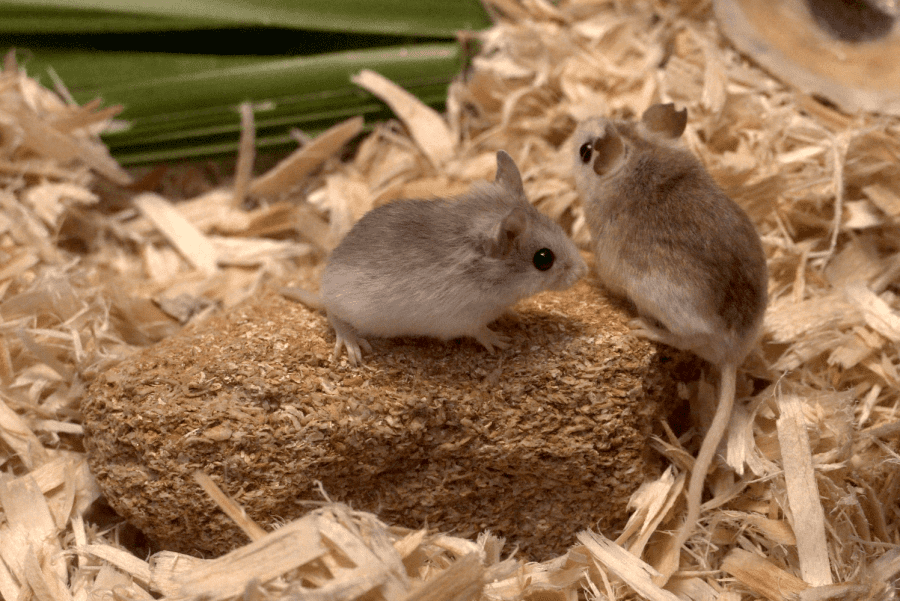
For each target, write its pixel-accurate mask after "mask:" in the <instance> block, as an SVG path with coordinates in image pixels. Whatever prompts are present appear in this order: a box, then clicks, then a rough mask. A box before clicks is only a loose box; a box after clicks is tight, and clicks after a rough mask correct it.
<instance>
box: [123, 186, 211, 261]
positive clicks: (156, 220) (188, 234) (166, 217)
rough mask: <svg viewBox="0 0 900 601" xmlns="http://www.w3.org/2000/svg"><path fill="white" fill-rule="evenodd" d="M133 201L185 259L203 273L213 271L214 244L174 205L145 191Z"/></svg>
mask: <svg viewBox="0 0 900 601" xmlns="http://www.w3.org/2000/svg"><path fill="white" fill-rule="evenodd" d="M133 202H134V204H135V205H136V206H137V207H138V208H139V209H140V210H141V212H142V213H143V214H144V216H145V217H146V218H147V219H149V220H150V221H152V222H153V224H154V225H155V226H156V228H157V229H158V230H159V231H160V233H162V234H163V235H164V236H165V237H166V238H167V239H168V240H169V242H171V243H172V245H173V246H174V247H175V248H177V249H178V251H179V252H180V253H181V256H182V257H184V259H185V260H186V261H188V262H189V263H190V264H191V265H193V266H194V267H195V268H197V269H199V270H200V271H202V272H203V273H205V274H207V275H212V274H214V273H216V271H217V269H218V266H217V264H216V262H217V260H218V257H217V256H216V249H215V246H213V244H212V243H211V242H210V241H209V240H207V238H206V236H204V235H203V234H202V233H201V232H200V231H199V230H198V229H197V228H196V227H194V225H193V224H191V223H190V222H189V221H188V220H187V219H185V218H184V217H182V215H181V213H179V211H178V209H176V208H175V207H174V205H172V204H171V203H170V202H169V201H168V200H166V199H165V198H163V197H162V196H158V195H156V194H149V193H145V194H141V195H140V196H138V197H136V198H135V199H134V201H133Z"/></svg>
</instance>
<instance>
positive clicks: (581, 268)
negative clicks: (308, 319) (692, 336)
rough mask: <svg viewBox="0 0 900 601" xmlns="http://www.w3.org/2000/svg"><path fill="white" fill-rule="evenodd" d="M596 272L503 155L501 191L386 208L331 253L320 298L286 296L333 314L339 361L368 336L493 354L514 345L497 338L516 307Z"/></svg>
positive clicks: (493, 185)
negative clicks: (431, 340) (462, 340)
mask: <svg viewBox="0 0 900 601" xmlns="http://www.w3.org/2000/svg"><path fill="white" fill-rule="evenodd" d="M586 272H587V266H586V265H585V263H584V260H583V259H582V258H581V255H580V254H579V252H578V249H577V248H576V247H575V244H574V243H573V242H572V240H571V239H570V238H569V237H568V236H567V235H566V233H565V232H564V231H563V229H562V228H561V227H560V226H559V225H558V224H557V223H556V222H554V221H553V220H551V219H550V218H549V217H547V216H546V215H543V214H542V213H540V212H539V211H538V210H537V209H536V208H534V206H532V204H531V203H530V202H528V199H527V198H526V196H525V189H524V187H523V185H522V176H521V174H520V173H519V169H518V167H516V164H515V162H514V161H513V159H512V157H510V156H509V154H507V153H506V152H505V151H502V150H501V151H498V152H497V175H496V178H495V180H494V181H493V182H482V183H479V184H476V185H475V186H474V187H473V189H472V190H471V191H470V192H469V193H467V194H464V195H462V196H459V197H455V198H443V199H442V198H436V199H433V200H421V199H407V200H398V201H394V202H391V203H388V204H386V205H382V206H380V207H377V208H375V209H373V210H371V211H369V212H368V213H366V214H365V215H363V217H362V218H361V219H360V220H359V221H358V222H357V223H356V224H355V225H354V226H353V228H352V229H351V230H350V231H349V232H348V233H347V235H346V236H345V237H344V239H343V240H341V242H340V244H339V245H338V246H337V247H336V248H335V249H334V250H333V251H332V253H331V256H330V257H329V259H328V263H327V265H326V267H325V271H324V273H323V274H322V282H321V291H320V297H319V298H318V299H316V298H315V297H314V295H310V294H309V293H306V292H303V291H296V290H293V289H285V290H283V292H284V293H285V294H286V295H287V296H290V297H292V298H295V299H297V300H301V301H302V302H305V303H306V304H310V305H312V306H317V303H318V306H319V307H321V308H324V309H325V311H326V313H327V315H328V319H329V321H330V322H331V324H332V326H333V327H334V330H335V334H336V337H337V341H336V343H335V349H334V354H335V358H337V357H338V356H340V353H341V350H342V348H346V349H347V355H348V357H349V359H350V362H351V363H352V364H354V365H356V364H358V363H359V362H360V361H361V359H362V354H361V352H360V347H363V348H366V349H367V350H370V348H371V347H370V346H369V345H368V343H367V342H366V340H365V337H367V336H378V337H395V336H431V337H435V338H439V339H443V340H449V339H452V338H459V337H463V336H470V337H472V338H475V339H476V340H477V341H478V342H480V343H481V344H482V345H483V346H484V347H485V348H487V349H488V350H489V351H493V349H494V347H499V348H506V347H507V346H508V340H507V339H506V338H505V337H503V336H501V335H498V334H497V333H495V332H494V331H492V330H491V329H489V328H488V324H489V323H491V322H492V321H494V320H495V319H497V318H498V317H500V315H501V314H502V313H503V312H504V311H506V310H507V309H508V308H509V307H511V306H512V305H513V304H515V303H516V302H517V301H519V300H521V299H523V298H526V297H528V296H531V295H533V294H536V293H538V292H541V291H543V290H563V289H565V288H568V287H569V286H571V285H572V284H574V283H575V282H576V281H577V280H578V279H579V278H581V276H583V275H584V274H585V273H586Z"/></svg>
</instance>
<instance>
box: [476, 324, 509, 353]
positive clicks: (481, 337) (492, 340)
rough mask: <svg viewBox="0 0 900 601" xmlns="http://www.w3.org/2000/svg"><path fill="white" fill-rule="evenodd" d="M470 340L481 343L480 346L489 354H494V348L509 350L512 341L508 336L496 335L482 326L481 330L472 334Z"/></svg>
mask: <svg viewBox="0 0 900 601" xmlns="http://www.w3.org/2000/svg"><path fill="white" fill-rule="evenodd" d="M472 338H474V339H475V340H477V341H478V342H479V343H481V345H482V346H483V347H484V348H486V349H487V350H488V351H489V352H491V353H493V352H494V348H499V349H506V348H509V345H510V344H511V343H512V339H511V338H510V337H509V336H503V335H501V334H498V333H497V332H495V331H493V330H491V329H489V328H488V327H487V326H484V327H483V328H481V330H479V331H478V332H476V333H474V334H472Z"/></svg>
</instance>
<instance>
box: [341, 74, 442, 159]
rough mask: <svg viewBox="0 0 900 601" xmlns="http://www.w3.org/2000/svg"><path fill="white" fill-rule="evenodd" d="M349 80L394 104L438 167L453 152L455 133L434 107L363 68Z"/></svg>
mask: <svg viewBox="0 0 900 601" xmlns="http://www.w3.org/2000/svg"><path fill="white" fill-rule="evenodd" d="M350 79H351V80H352V81H353V83H355V84H356V85H358V86H360V87H363V88H365V89H367V90H368V91H370V92H371V93H373V94H375V95H376V96H378V97H379V98H381V99H382V100H384V101H385V102H386V103H387V104H388V106H390V107H391V110H393V111H394V113H395V114H396V115H397V116H398V117H399V118H400V119H401V120H402V121H403V123H404V124H406V126H407V127H408V128H409V131H410V134H411V135H412V138H413V139H414V140H415V141H416V144H418V145H419V148H421V149H422V152H424V153H425V156H427V157H428V159H429V160H430V161H431V163H432V165H434V166H435V167H439V166H441V165H443V164H444V163H445V162H447V160H448V159H449V158H450V157H451V156H452V155H453V147H454V139H453V135H452V134H451V132H450V128H449V127H447V123H446V122H445V121H444V118H443V117H441V115H440V114H438V113H437V111H435V110H434V109H433V108H431V107H430V106H427V105H425V104H423V103H422V101H420V100H419V99H418V98H416V97H415V96H413V95H412V94H410V93H409V92H407V91H406V90H404V89H403V88H401V87H400V86H398V85H397V84H395V83H394V82H392V81H391V80H389V79H387V78H385V77H383V76H382V75H379V74H378V73H376V72H374V71H370V70H368V69H363V70H362V71H360V72H359V73H358V74H357V75H354V76H353V77H351V78H350Z"/></svg>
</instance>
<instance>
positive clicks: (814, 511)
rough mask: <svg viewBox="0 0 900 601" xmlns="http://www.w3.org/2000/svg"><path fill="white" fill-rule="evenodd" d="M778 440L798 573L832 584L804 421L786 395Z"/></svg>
mask: <svg viewBox="0 0 900 601" xmlns="http://www.w3.org/2000/svg"><path fill="white" fill-rule="evenodd" d="M778 407H779V409H780V410H781V416H780V417H779V418H778V421H777V422H776V423H777V426H778V441H779V443H780V444H781V460H782V464H783V465H784V479H785V485H786V487H787V496H788V501H789V503H790V510H791V511H790V516H791V517H792V518H793V519H792V520H791V522H792V523H791V525H792V526H793V529H794V534H795V536H796V537H797V553H798V555H799V556H800V573H801V574H802V575H803V580H804V581H805V582H807V583H808V584H810V585H813V586H821V585H826V584H832V583H833V580H832V577H831V563H830V562H829V558H828V540H827V538H826V536H825V513H824V511H823V509H822V503H821V501H820V500H819V489H818V486H816V473H815V469H814V468H813V463H812V454H811V453H810V449H809V437H808V436H807V434H806V419H805V418H804V416H803V406H802V401H801V400H800V398H798V397H796V396H794V395H791V394H785V395H782V396H781V397H780V398H779V399H778Z"/></svg>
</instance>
